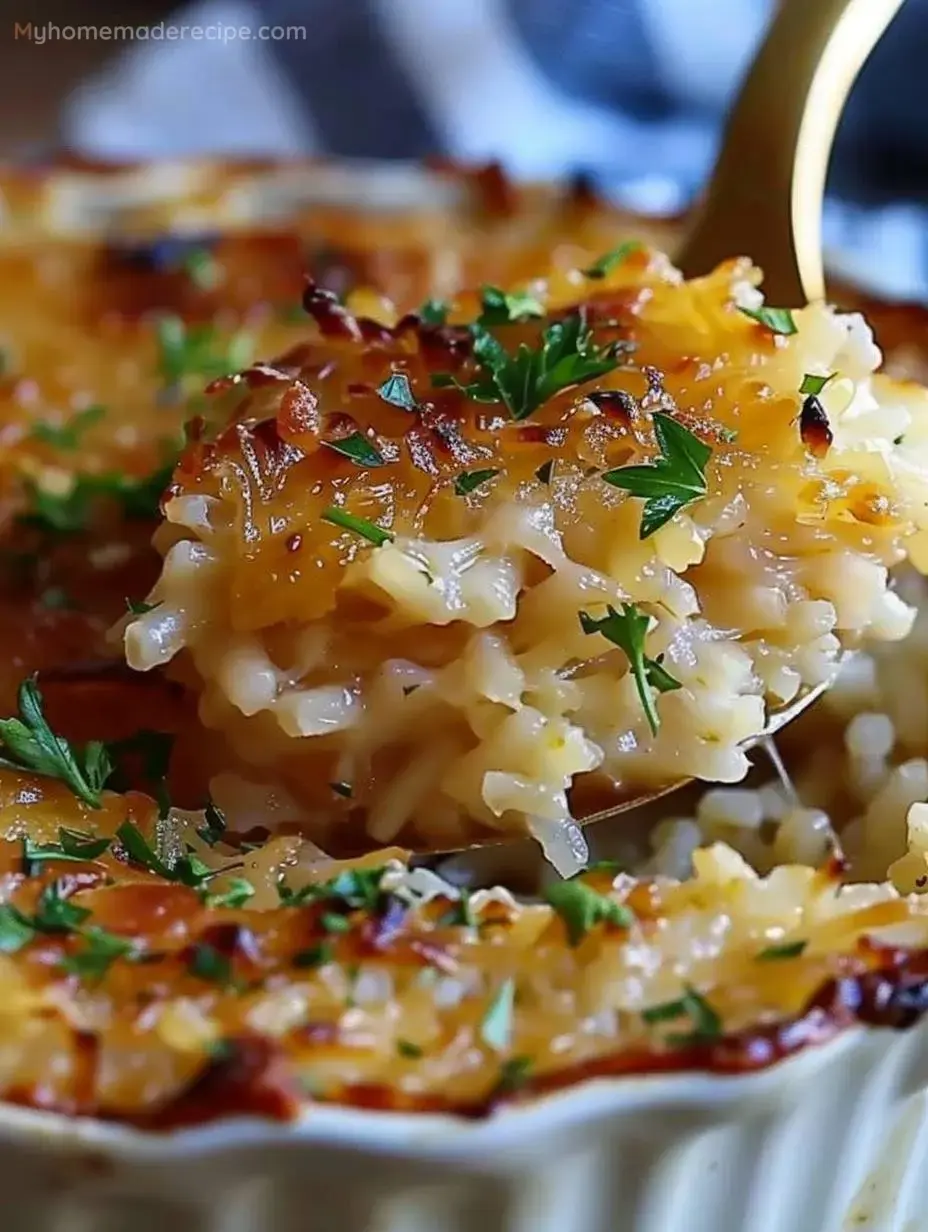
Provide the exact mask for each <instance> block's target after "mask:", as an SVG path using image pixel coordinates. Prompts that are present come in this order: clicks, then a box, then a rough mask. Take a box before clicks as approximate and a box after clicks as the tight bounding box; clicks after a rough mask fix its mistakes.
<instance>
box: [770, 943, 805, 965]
mask: <svg viewBox="0 0 928 1232" xmlns="http://www.w3.org/2000/svg"><path fill="white" fill-rule="evenodd" d="M808 944H809V943H808V941H787V942H785V943H784V944H783V945H770V946H768V947H767V948H766V949H765V950H761V952H760V953H759V954H758V955H757V961H758V962H778V961H779V960H780V959H782V958H798V957H799V955H800V954H801V953H802V952H803V950H804V949H805V948H806V946H807V945H808Z"/></svg>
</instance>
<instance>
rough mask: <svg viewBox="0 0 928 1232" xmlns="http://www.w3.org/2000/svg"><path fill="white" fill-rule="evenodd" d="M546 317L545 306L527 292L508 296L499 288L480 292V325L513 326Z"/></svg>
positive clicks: (478, 322)
mask: <svg viewBox="0 0 928 1232" xmlns="http://www.w3.org/2000/svg"><path fill="white" fill-rule="evenodd" d="M544 315H545V310H544V306H543V305H542V304H540V303H539V302H538V300H537V299H536V298H535V296H534V295H529V294H528V292H527V291H516V292H514V293H513V294H508V293H507V292H506V291H501V290H500V288H499V287H484V288H483V289H482V290H481V292H480V316H479V317H478V318H477V324H478V325H483V326H487V325H511V324H513V323H514V322H516V321H526V320H528V319H529V318H530V317H543V316H544Z"/></svg>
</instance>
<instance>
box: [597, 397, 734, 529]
mask: <svg viewBox="0 0 928 1232" xmlns="http://www.w3.org/2000/svg"><path fill="white" fill-rule="evenodd" d="M654 434H655V436H656V437H657V444H658V447H659V448H660V451H661V456H660V457H659V458H656V459H655V460H654V461H653V462H646V463H644V464H643V465H641V466H620V467H618V469H616V470H614V471H606V472H605V474H604V475H603V479H605V481H606V483H610V484H612V486H613V487H614V488H623V489H624V490H625V491H626V492H629V493H630V494H631V495H632V496H639V497H642V498H643V499H644V502H645V505H644V510H643V511H642V515H641V528H640V530H639V532H638V534H639V538H641V539H647V538H648V536H649V535H653V534H654V532H655V531H657V530H660V528H661V527H662V526H664V525H665V524H666V523H667V522H669V521H670V519H671V518H672V517H673V516H674V514H675V513H677V512H678V511H679V510H680V509H682V508H683V507H684V506H685V505H689V504H691V503H692V502H693V501H694V500H698V499H699V498H700V497H701V496H705V495H706V492H707V491H708V487H707V484H706V464H707V462H708V461H709V459H710V457H711V456H712V450H711V448H710V447H709V446H708V445H705V444H703V442H702V441H701V440H700V439H699V437H698V436H694V435H693V433H692V432H690V431H689V430H688V429H687V428H684V427H683V425H682V424H679V423H677V421H676V420H675V419H672V418H671V416H670V415H664V414H662V413H660V412H657V413H656V414H655V416H654Z"/></svg>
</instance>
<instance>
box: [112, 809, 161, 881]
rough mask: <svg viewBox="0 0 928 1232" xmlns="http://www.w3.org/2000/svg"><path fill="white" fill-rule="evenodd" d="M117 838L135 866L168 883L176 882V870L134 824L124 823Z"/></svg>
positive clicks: (118, 831) (117, 833) (117, 832)
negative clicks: (137, 865)
mask: <svg viewBox="0 0 928 1232" xmlns="http://www.w3.org/2000/svg"><path fill="white" fill-rule="evenodd" d="M116 837H117V838H118V839H119V841H120V842H121V843H122V845H123V847H124V848H125V849H126V855H127V856H128V857H129V859H130V860H131V861H132V862H133V864H139V865H141V867H142V868H145V869H147V870H148V871H149V872H150V873H156V874H157V875H158V876H159V877H163V878H164V879H165V880H166V881H175V880H176V877H175V875H174V870H173V869H171V868H168V866H167V865H166V864H165V863H164V861H163V860H162V859H161V857H160V856H159V855H158V853H157V852H156V851H155V849H154V847H152V845H151V844H150V843H149V841H148V839H147V838H146V837H145V835H144V834H143V833H142V831H141V830H140V829H139V828H138V826H137V825H135V823H134V822H131V821H124V822H123V823H122V825H121V826H120V827H119V829H118V830H117V831H116Z"/></svg>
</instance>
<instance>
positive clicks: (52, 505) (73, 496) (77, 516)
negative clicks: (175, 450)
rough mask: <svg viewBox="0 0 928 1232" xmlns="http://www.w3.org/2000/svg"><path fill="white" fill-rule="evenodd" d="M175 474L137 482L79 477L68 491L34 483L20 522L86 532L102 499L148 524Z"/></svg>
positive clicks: (169, 471)
mask: <svg viewBox="0 0 928 1232" xmlns="http://www.w3.org/2000/svg"><path fill="white" fill-rule="evenodd" d="M173 473H174V467H173V464H172V465H168V466H163V467H161V468H160V469H158V470H156V471H152V473H151V474H150V475H145V476H143V477H142V478H141V479H135V478H132V477H131V476H128V475H122V474H117V473H111V474H103V475H78V476H77V478H76V480H75V481H74V484H73V486H72V487H71V489H70V490H69V491H68V492H65V493H57V492H48V491H46V490H45V489H44V488H40V487H39V486H38V485H36V484H34V483H29V484H27V485H26V492H27V495H28V498H29V507H28V511H27V512H25V513H23V514H21V515H20V518H19V520H20V521H21V522H23V523H24V524H25V525H27V526H35V527H37V528H38V529H39V530H42V531H45V532H51V533H57V534H74V533H76V532H78V531H82V530H86V529H87V527H88V526H89V525H90V523H91V520H92V518H93V514H94V512H95V510H96V507H97V505H98V503H99V502H100V501H101V500H110V501H115V502H116V503H117V504H119V505H120V506H121V508H122V512H123V514H124V516H125V517H127V518H130V519H133V520H142V521H148V520H150V519H152V518H154V517H155V516H156V515H157V513H158V506H159V503H160V501H161V497H162V496H163V494H164V490H165V488H166V487H167V486H168V484H169V483H170V482H171V476H172V475H173Z"/></svg>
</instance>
